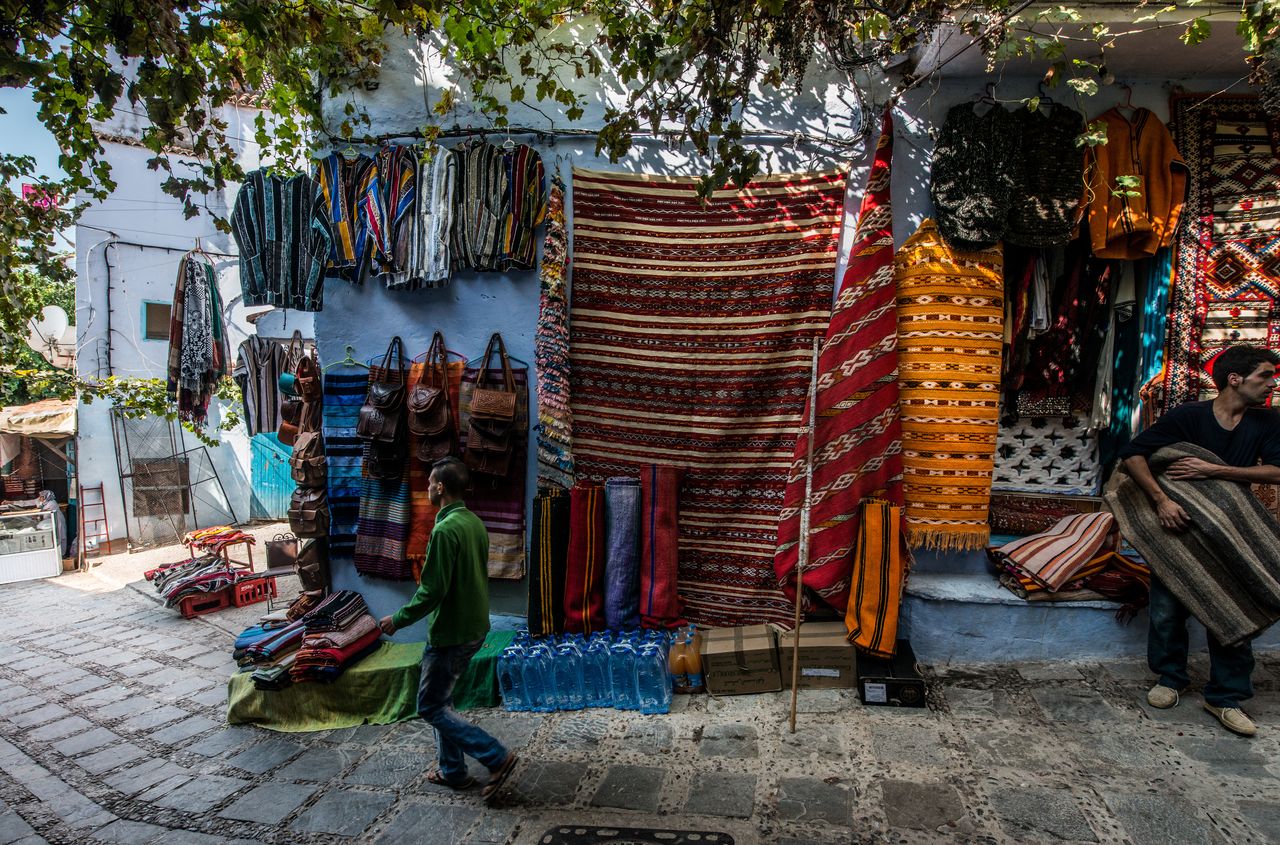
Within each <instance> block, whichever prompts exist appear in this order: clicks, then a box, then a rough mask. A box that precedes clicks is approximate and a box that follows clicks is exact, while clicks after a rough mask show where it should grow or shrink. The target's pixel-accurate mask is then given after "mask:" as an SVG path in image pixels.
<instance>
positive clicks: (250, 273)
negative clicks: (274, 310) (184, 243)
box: [231, 170, 333, 311]
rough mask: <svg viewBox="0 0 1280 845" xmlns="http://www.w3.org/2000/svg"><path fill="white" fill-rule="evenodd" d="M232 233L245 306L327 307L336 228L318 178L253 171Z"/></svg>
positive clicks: (242, 192) (235, 212)
mask: <svg viewBox="0 0 1280 845" xmlns="http://www.w3.org/2000/svg"><path fill="white" fill-rule="evenodd" d="M231 234H232V236H233V237H234V238H235V240H236V245H237V247H239V250H240V286H241V289H242V291H243V293H244V303H245V305H274V306H276V307H278V308H293V309H296V310H298V311H319V310H321V308H322V307H323V293H324V287H323V286H324V269H325V264H326V263H327V262H328V260H329V251H330V246H331V243H332V240H333V232H332V228H331V223H330V220H329V208H328V205H327V203H326V202H325V200H324V196H323V193H322V191H321V190H320V185H319V184H318V183H317V182H316V181H315V180H314V179H312V178H311V177H310V176H293V177H284V176H277V175H274V174H271V173H268V172H267V171H266V170H255V171H254V172H252V173H250V174H248V176H246V177H245V180H244V182H243V183H242V184H241V186H240V193H239V194H237V195H236V202H235V206H234V208H233V209H232V211H231Z"/></svg>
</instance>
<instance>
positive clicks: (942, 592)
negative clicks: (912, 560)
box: [907, 572, 1120, 613]
mask: <svg viewBox="0 0 1280 845" xmlns="http://www.w3.org/2000/svg"><path fill="white" fill-rule="evenodd" d="M907 595H908V596H914V597H916V598H921V599H927V600H931V601H960V602H972V603H974V604H1003V605H1009V606H1011V607H1027V606H1031V607H1040V606H1054V607H1070V608H1077V609H1078V608H1093V609H1098V610H1109V611H1111V612H1112V613H1114V612H1116V611H1117V610H1119V609H1120V603H1119V602H1114V601H1073V602H1060V601H1059V602H1053V601H1027V600H1026V599H1020V598H1018V597H1017V596H1015V595H1014V594H1013V593H1011V592H1009V591H1008V590H1006V589H1005V588H1004V587H1001V586H1000V582H999V581H997V580H996V577H995V576H994V575H990V574H987V575H973V574H970V573H960V574H956V575H945V574H943V573H940V572H921V573H919V574H916V573H913V574H912V575H911V577H910V578H908V579H907Z"/></svg>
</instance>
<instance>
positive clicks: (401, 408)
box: [356, 336, 406, 443]
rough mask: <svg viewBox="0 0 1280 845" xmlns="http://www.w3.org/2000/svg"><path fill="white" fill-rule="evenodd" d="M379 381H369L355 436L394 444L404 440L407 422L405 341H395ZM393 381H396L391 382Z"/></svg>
mask: <svg viewBox="0 0 1280 845" xmlns="http://www.w3.org/2000/svg"><path fill="white" fill-rule="evenodd" d="M379 370H380V377H381V378H382V379H385V381H370V382H369V390H368V392H367V393H366V394H365V398H364V405H362V406H361V407H360V415H359V417H358V418H357V419H356V436H357V437H360V438H362V439H364V440H376V441H381V442H383V443H394V442H396V441H398V440H401V439H403V438H404V432H403V430H402V428H403V424H404V418H405V392H406V391H405V371H404V341H402V340H400V338H399V337H398V336H397V337H393V338H392V339H391V343H390V344H388V345H387V354H386V355H384V356H382V366H381V367H380V368H379ZM392 379H394V381H393V380H392Z"/></svg>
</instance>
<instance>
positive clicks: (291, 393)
mask: <svg viewBox="0 0 1280 845" xmlns="http://www.w3.org/2000/svg"><path fill="white" fill-rule="evenodd" d="M304 353H305V350H304V349H303V345H302V332H300V331H299V330H298V329H294V330H293V337H292V338H290V340H289V351H288V354H286V355H285V359H284V370H282V371H281V373H280V375H279V377H278V378H277V379H276V387H278V388H279V389H280V395H281V396H285V397H289V398H297V396H298V384H297V378H298V377H297V375H295V373H296V372H297V369H298V364H300V363H302V356H303V354H304Z"/></svg>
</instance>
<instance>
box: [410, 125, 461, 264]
mask: <svg viewBox="0 0 1280 845" xmlns="http://www.w3.org/2000/svg"><path fill="white" fill-rule="evenodd" d="M457 177H458V161H457V158H456V157H455V156H454V154H453V151H452V150H446V149H444V148H443V147H437V148H436V150H435V154H434V155H432V156H431V157H430V158H428V157H426V156H423V157H422V158H421V160H420V162H419V165H418V207H417V212H416V213H417V221H418V222H417V225H416V226H414V227H413V228H412V230H411V231H412V235H411V236H412V240H411V241H410V246H409V258H410V270H409V273H410V277H411V278H412V279H414V280H415V281H416V283H417V284H419V285H421V286H424V287H431V288H435V287H444V286H445V285H447V284H449V280H450V279H451V278H452V277H453V266H452V262H451V260H450V258H449V232H450V230H451V229H452V228H453V196H454V192H455V191H456V190H457Z"/></svg>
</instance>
